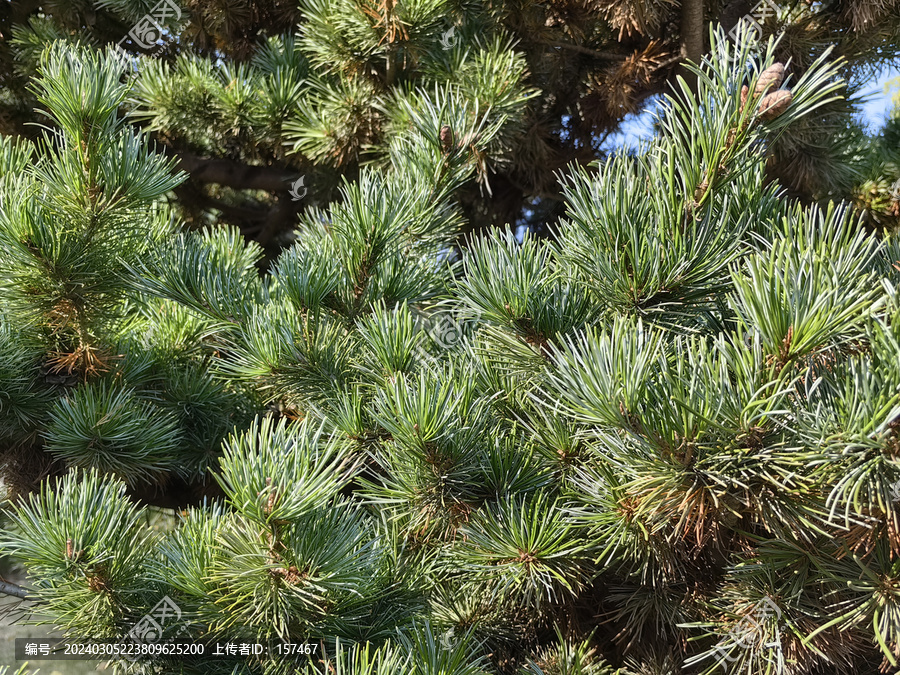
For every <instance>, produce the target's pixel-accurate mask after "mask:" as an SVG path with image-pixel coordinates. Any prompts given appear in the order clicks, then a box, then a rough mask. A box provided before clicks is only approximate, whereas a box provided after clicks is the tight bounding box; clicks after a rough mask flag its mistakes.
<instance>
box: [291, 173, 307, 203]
mask: <svg viewBox="0 0 900 675" xmlns="http://www.w3.org/2000/svg"><path fill="white" fill-rule="evenodd" d="M304 180H306V176H300V178H298V179H297V180H295V181H294V182H293V183H291V189H290V190H288V192H289V193H290V195H291V201H294V202H299V201H300V200H301V199H303V198H304V197H305V196H306V186H305V185H304V184H303V181H304Z"/></svg>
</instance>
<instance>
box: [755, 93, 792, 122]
mask: <svg viewBox="0 0 900 675" xmlns="http://www.w3.org/2000/svg"><path fill="white" fill-rule="evenodd" d="M793 100H794V95H793V94H792V93H791V92H790V90H789V89H779V90H778V91H773V92H772V93H771V94H766V95H765V96H763V99H762V101H760V102H759V116H760V117H761V118H762V119H764V120H774V119H775V118H776V117H778V116H779V115H780V114H781V113H783V112H784V111H785V110H787V108H788V106H789V105H790V104H791V101H793Z"/></svg>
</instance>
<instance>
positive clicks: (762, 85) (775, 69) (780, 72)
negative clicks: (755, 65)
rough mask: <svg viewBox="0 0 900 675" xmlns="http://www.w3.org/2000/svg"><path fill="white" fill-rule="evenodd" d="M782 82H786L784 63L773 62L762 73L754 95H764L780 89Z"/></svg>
mask: <svg viewBox="0 0 900 675" xmlns="http://www.w3.org/2000/svg"><path fill="white" fill-rule="evenodd" d="M782 82H784V64H783V63H773V64H772V65H771V66H769V67H768V68H766V69H765V70H764V71H762V73H761V74H760V76H759V79H758V80H757V81H756V89H754V90H753V95H754V96H764V95H766V94H768V93H769V92H770V91H772V90H773V89H778V87H780V86H781V83H782Z"/></svg>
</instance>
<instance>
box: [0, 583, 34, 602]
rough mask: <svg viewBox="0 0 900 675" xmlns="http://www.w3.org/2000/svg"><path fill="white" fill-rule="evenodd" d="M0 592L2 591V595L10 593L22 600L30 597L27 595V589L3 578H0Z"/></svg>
mask: <svg viewBox="0 0 900 675" xmlns="http://www.w3.org/2000/svg"><path fill="white" fill-rule="evenodd" d="M0 593H3V594H4V595H11V596H13V597H16V598H21V599H22V600H30V599H31V598H30V597H29V595H28V591H27V590H25V589H24V588H22V587H21V586H19V585H17V584H13V583H10V582H8V581H3V580H0Z"/></svg>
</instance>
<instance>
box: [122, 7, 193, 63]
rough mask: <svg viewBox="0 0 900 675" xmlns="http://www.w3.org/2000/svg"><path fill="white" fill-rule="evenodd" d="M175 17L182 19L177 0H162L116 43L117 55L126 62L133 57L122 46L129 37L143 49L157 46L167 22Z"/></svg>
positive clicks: (175, 18) (178, 19)
mask: <svg viewBox="0 0 900 675" xmlns="http://www.w3.org/2000/svg"><path fill="white" fill-rule="evenodd" d="M173 17H174V22H178V21H181V8H180V7H179V6H178V5H177V4H175V0H160V1H159V2H158V3H156V5H154V6H153V9H151V10H150V12H149V13H148V14H145V15H144V16H142V17H141V18H140V19H139V20H138V22H137V23H136V24H135V25H134V27H133V28H132V29H131V30H130V31H128V35H126V36H125V37H123V38H122V39H121V40H119V41H118V42H117V43H116V44H115V46H114V47H113V49H114V50H115V54H116V57H117V58H118V59H120V61H122V62H125V63H127V62H128V60H130V59H131V56H130V55H129V54H128V53H127V52H126V51H125V50H124V49H123V48H122V43H123V42H125V40H127V39H128V38H131V41H132V42H134V44H136V45H137V46H138V47H140V48H141V49H150V48H151V47H154V46H156V43H157V42H159V40H160V38H161V37H162V35H163V31H164V30H165V25H166V23H168V22H169V20H170V19H172V18H173ZM174 22H173V23H174Z"/></svg>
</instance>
